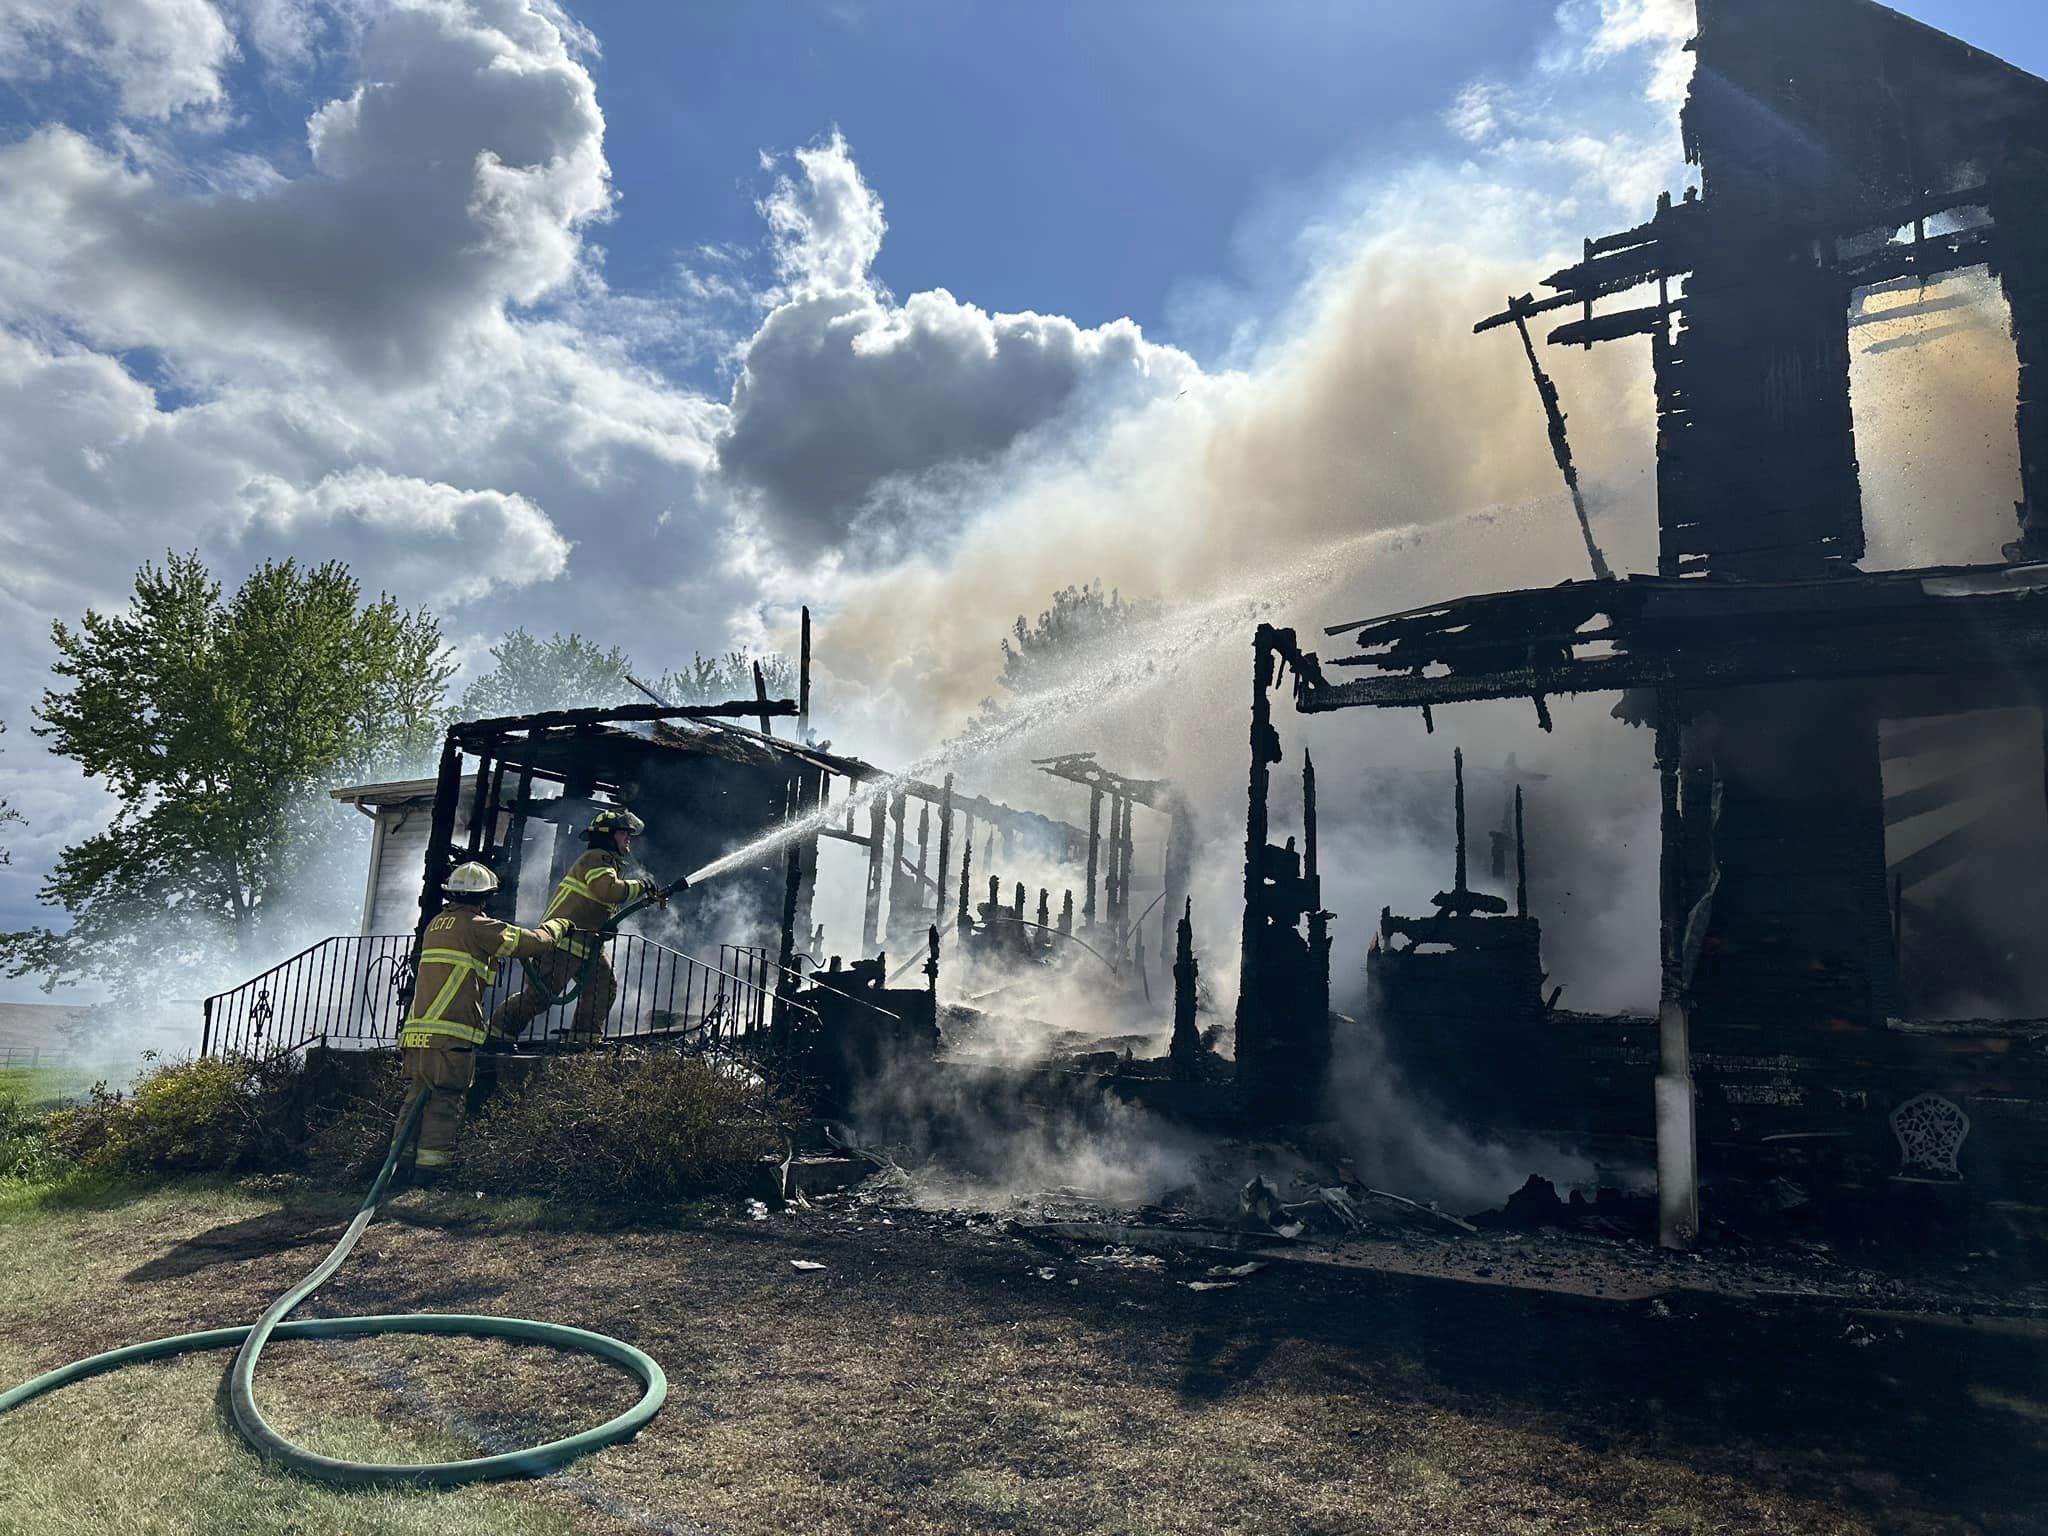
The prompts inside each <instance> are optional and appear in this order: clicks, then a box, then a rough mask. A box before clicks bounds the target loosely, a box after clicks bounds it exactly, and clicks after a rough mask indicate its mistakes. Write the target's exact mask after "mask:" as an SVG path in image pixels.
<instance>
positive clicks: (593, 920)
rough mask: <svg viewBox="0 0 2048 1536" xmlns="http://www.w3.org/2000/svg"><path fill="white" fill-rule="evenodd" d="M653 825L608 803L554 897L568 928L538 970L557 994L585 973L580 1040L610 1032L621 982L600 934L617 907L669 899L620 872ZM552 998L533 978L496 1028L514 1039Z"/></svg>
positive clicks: (552, 905)
mask: <svg viewBox="0 0 2048 1536" xmlns="http://www.w3.org/2000/svg"><path fill="white" fill-rule="evenodd" d="M646 830H647V824H646V823H645V822H643V821H642V820H641V819H640V818H639V817H638V816H635V815H634V814H633V813H632V812H631V811H628V810H622V809H619V808H618V807H615V806H608V807H606V808H605V809H604V810H601V811H599V812H598V813H597V814H596V815H595V816H593V817H592V818H591V819H590V825H589V826H587V827H585V828H584V829H583V840H584V842H586V843H587V844H589V847H588V848H587V849H586V850H585V851H584V852H583V854H582V855H581V856H580V857H578V858H577V860H576V862H575V863H574V864H571V865H570V866H569V871H568V873H567V874H565V875H563V876H562V882H561V884H559V885H557V886H556V887H555V895H554V899H553V900H552V901H550V902H549V903H548V910H547V917H548V919H549V920H550V921H561V920H566V921H567V923H568V925H569V932H568V933H567V934H566V935H565V936H564V937H563V939H562V941H561V943H560V944H558V945H557V946H556V947H555V949H554V950H553V951H552V952H550V953H549V954H548V955H546V956H545V957H544V958H542V959H541V960H540V961H539V963H538V964H536V965H535V967H534V969H535V970H537V971H538V972H539V973H540V974H541V976H542V978H543V979H544V980H545V981H546V982H547V984H548V987H549V988H550V989H551V990H552V991H554V992H555V994H556V995H557V996H559V995H561V994H562V993H564V992H566V991H567V990H568V989H569V987H570V986H571V985H573V984H574V982H575V980H576V977H577V975H578V974H579V973H581V974H582V975H583V978H584V979H583V989H582V991H581V992H579V993H578V994H577V997H576V1012H575V1015H574V1017H573V1018H572V1019H571V1020H570V1022H569V1039H570V1040H571V1041H572V1042H574V1043H577V1044H582V1045H592V1044H595V1043H596V1042H597V1041H598V1040H599V1039H600V1038H601V1037H602V1036H603V1034H604V1021H605V1017H606V1015H608V1014H609V1013H610V1012H611V1011H612V999H613V998H615V997H616V996H618V990H619V984H618V980H617V978H616V977H614V976H613V975H612V966H611V961H610V960H609V959H607V958H606V956H605V953H604V950H603V948H602V947H601V946H602V944H603V939H602V938H601V936H600V933H601V930H602V929H603V928H604V925H605V924H606V923H607V922H609V921H610V920H611V915H612V913H614V912H616V911H617V910H618V909H619V908H620V907H622V906H624V905H625V904H626V903H627V902H629V901H638V900H639V899H640V898H641V897H642V896H647V895H653V896H654V897H655V899H656V900H657V901H658V902H660V904H661V905H663V906H666V905H667V904H668V902H667V898H666V897H665V896H663V895H662V894H661V893H659V892H658V891H656V890H655V889H654V882H653V881H651V880H628V879H627V878H625V876H623V875H622V874H620V873H619V871H620V870H621V869H622V868H623V867H624V866H625V861H626V859H627V858H628V857H629V856H630V855H631V854H632V852H633V838H634V836H635V835H636V834H637V833H640V832H644V831H646ZM548 1006H549V1004H548V999H547V997H546V996H545V995H544V994H543V993H542V992H541V991H540V990H539V989H538V988H536V987H535V986H534V985H533V983H532V981H531V979H529V980H528V982H527V985H526V988H525V990H523V991H521V992H520V993H519V994H518V995H517V996H514V997H508V998H506V999H505V1001H504V1002H503V1003H501V1004H499V1006H498V1011H497V1012H496V1013H494V1014H492V1015H491V1033H492V1034H493V1035H496V1036H500V1037H503V1038H504V1039H507V1040H516V1039H518V1038H519V1036H520V1035H521V1034H523V1033H524V1032H525V1030H526V1026H527V1025H529V1024H531V1023H532V1022H533V1021H534V1020H535V1019H537V1018H539V1017H540V1016H541V1015H542V1014H543V1013H545V1012H547V1010H548Z"/></svg>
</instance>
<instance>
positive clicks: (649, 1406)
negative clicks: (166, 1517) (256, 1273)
mask: <svg viewBox="0 0 2048 1536" xmlns="http://www.w3.org/2000/svg"><path fill="white" fill-rule="evenodd" d="M426 1102H427V1091H426V1090H425V1089H424V1088H422V1089H420V1090H419V1091H418V1092H416V1093H415V1094H414V1095H413V1096H412V1098H411V1100H410V1101H409V1102H408V1103H407V1104H406V1107H405V1112H404V1114H403V1115H401V1116H400V1117H399V1123H398V1133H397V1134H396V1135H395V1136H393V1137H392V1138H391V1150H390V1151H389V1152H387V1153H386V1154H385V1155H384V1166H383V1168H382V1170H381V1171H379V1173H378V1174H377V1179H376V1182H375V1183H373V1184H372V1185H371V1186H370V1192H369V1193H368V1194H367V1195H365V1196H364V1197H363V1203H362V1206H361V1208H360V1209H358V1210H357V1212H356V1215H355V1220H353V1221H351V1222H350V1223H349V1225H348V1230H347V1231H346V1232H344V1233H342V1235H341V1241H340V1242H338V1243H336V1244H335V1245H334V1248H333V1251H331V1252H330V1253H329V1254H328V1255H327V1257H326V1258H324V1259H322V1260H321V1261H320V1263H319V1265H318V1266H317V1267H316V1268H315V1269H314V1270H313V1272H312V1273H311V1274H309V1275H307V1276H306V1277H305V1279H303V1280H301V1281H299V1283H298V1284H296V1285H294V1286H293V1287H292V1288H291V1289H290V1290H288V1291H286V1292H285V1293H284V1294H283V1295H282V1296H280V1297H278V1298H277V1300H276V1301H274V1302H272V1303H271V1304H270V1306H269V1307H268V1309H266V1310H265V1312H264V1313H263V1315H262V1316H261V1317H259V1318H258V1319H257V1320H256V1322H255V1323H254V1325H252V1326H250V1327H246V1328H211V1329H208V1330H206V1331H205V1332H203V1333H180V1334H175V1335H173V1336H171V1337H169V1338H163V1339H151V1340H150V1341H149V1342H148V1343H146V1344H130V1345H128V1346H127V1347H126V1348H124V1349H112V1350H108V1351H107V1352H106V1353H105V1354H101V1355H94V1356H92V1357H91V1358H90V1359H86V1360H76V1361H73V1362H72V1363H71V1364H70V1365H63V1366H59V1367H58V1368H57V1369H56V1370H54V1371H48V1372H46V1373H44V1374H43V1375H41V1376H38V1377H36V1378H35V1379H34V1380H33V1381H27V1382H24V1383H22V1384H21V1385H20V1386H18V1387H16V1388H15V1389H14V1390H13V1391H11V1392H5V1393H0V1414H4V1413H7V1412H8V1411H9V1410H11V1409H14V1408H19V1407H20V1406H21V1405H22V1404H24V1403H26V1402H28V1401H30V1400H31V1399H33V1398H37V1397H41V1396H42V1395H43V1394H44V1393H45V1392H54V1391H55V1390H56V1389H57V1388H59V1387H64V1386H69V1385H70V1384H71V1383H72V1382H74V1381H83V1380H84V1379H85V1378H86V1377H88V1376H97V1375H99V1374H100V1373H101V1372H103V1371H112V1370H118V1369H119V1368H120V1367H122V1366H124V1365H134V1364H136V1363H138V1362H139V1361H143V1360H162V1359H166V1358H168V1357H169V1356H172V1355H182V1354H186V1353H189V1352H191V1351H193V1350H200V1349H225V1348H226V1347H227V1346H228V1345H230V1344H239V1345H241V1351H240V1353H238V1354H237V1355H236V1356H235V1363H234V1367H233V1370H232V1372H231V1374H230V1385H229V1404H230V1407H231V1409H232V1411H233V1416H234V1421H235V1428H236V1429H238V1430H240V1431H241V1433H242V1438H243V1439H245V1440H247V1441H248V1442H249V1444H250V1446H251V1447H252V1448H253V1449H254V1450H255V1451H256V1452H257V1453H258V1454H259V1455H261V1456H263V1457H264V1458H265V1459H267V1460H269V1461H273V1462H276V1463H277V1464H278V1465H280V1466H282V1467H285V1468H286V1469H288V1470H290V1471H293V1472H298V1473H301V1474H303V1475H305V1476H307V1477H311V1478H317V1479H318V1480H319V1481H321V1482H325V1483H334V1484H338V1485H340V1486H343V1487H351V1488H364V1487H391V1486H396V1485H413V1486H423V1487H430V1488H452V1487H455V1486H456V1485H458V1484H461V1483H474V1482H482V1481H484V1480H485V1479H487V1478H494V1477H539V1476H541V1475H542V1474H543V1473H547V1472H551V1471H553V1470H554V1469H555V1468H557V1467H559V1466H562V1465H563V1464H564V1463H566V1462H569V1461H573V1460H574V1459H575V1458H576V1457H578V1456H581V1455H584V1454H585V1453H586V1452H589V1451H594V1450H598V1449H599V1448H601V1447H603V1446H607V1445H615V1444H617V1443H618V1442H619V1441H621V1440H625V1439H629V1438H630V1437H631V1436H633V1435H635V1434H637V1433H638V1432H639V1430H640V1429H641V1427H642V1426H643V1425H645V1424H646V1423H647V1422H648V1421H649V1420H650V1419H652V1418H653V1417H654V1416H655V1415H656V1414H657V1413H659V1412H660V1411H661V1405H662V1403H663V1402H664V1401H665V1400H666V1399H667V1397H668V1378H667V1376H665V1375H664V1374H663V1373H662V1369H661V1367H660V1366H659V1365H657V1364H656V1363H655V1362H654V1359H653V1358H652V1357H651V1356H650V1355H648V1354H646V1353H645V1352H644V1351H642V1350H638V1349H635V1348H634V1347H633V1346H632V1345H631V1344H628V1343H626V1342H624V1341H623V1340H620V1339H614V1338H611V1337H609V1336H607V1335H605V1334H602V1333H591V1332H589V1331H588V1330H586V1329H582V1328H570V1327H566V1326H564V1325H563V1324H560V1323H539V1322H533V1321H531V1320H529V1319H527V1318H523V1317H484V1316H477V1315H473V1314H467V1313H460V1312H415V1313H392V1314H388V1315H385V1316H381V1317H328V1318H318V1319H310V1320H307V1321H304V1322H296V1323H290V1322H286V1321H285V1319H286V1317H288V1316H289V1315H290V1314H291V1313H292V1312H293V1311H294V1310H295V1309H296V1308H297V1307H298V1306H299V1305H300V1304H301V1303H303V1302H304V1301H305V1300H306V1298H307V1297H309V1296H311V1295H312V1294H313V1293H314V1292H315V1291H317V1290H318V1289H319V1288H320V1287H321V1286H323V1285H325V1284H326V1283H327V1281H328V1280H329V1279H331V1278H332V1277H333V1275H334V1272H335V1271H336V1270H338V1269H340V1268H341V1265H342V1261H343V1260H344V1259H346V1258H347V1257H348V1255H349V1250H351V1249H352V1248H354V1247H355V1245H356V1240H357V1239H358V1238H360V1237H361V1236H362V1235H363V1232H364V1230H365V1229H366V1228H367V1227H368V1226H369V1225H370V1222H371V1220H372V1219H373V1218H374V1217H375V1216H376V1214H377V1206H378V1203H379V1202H380V1201H381V1200H382V1199H383V1198H384V1192H385V1190H386V1188H387V1187H388V1186H389V1185H390V1183H391V1175H392V1173H393V1171H394V1170H395V1169H396V1168H397V1166H398V1159H399V1155H400V1153H401V1152H402V1151H403V1150H404V1147H405V1145H406V1143H407V1141H408V1140H410V1138H411V1137H412V1135H413V1133H414V1132H415V1131H416V1130H417V1129H418V1127H419V1122H420V1115H421V1112H422V1111H423V1110H424V1109H425V1108H426ZM373 1333H436V1334H460V1335H465V1336H467V1337H471V1338H488V1339H514V1340H518V1341H520V1342H522V1343H529V1344H551V1345H553V1346H554V1347H556V1348H557V1349H571V1350H581V1351H582V1352H583V1353H585V1354H589V1355H596V1356H597V1357H598V1358H599V1359H602V1360H609V1361H610V1362H611V1363H612V1364H614V1365H617V1366H622V1367H624V1368H625V1369H626V1370H627V1371H630V1372H631V1373H632V1374H633V1375H634V1376H637V1377H638V1378H639V1379H640V1381H641V1383H642V1384H643V1385H644V1386H645V1387H646V1391H644V1392H643V1393H642V1394H641V1396H640V1401H638V1402H637V1403H635V1404H634V1405H633V1406H632V1407H631V1408H628V1409H627V1410H626V1411H625V1412H624V1413H622V1414H620V1415H619V1416H618V1417H617V1418H614V1419H611V1420H608V1421H607V1422H605V1423H603V1424H600V1425H598V1426H597V1427H596V1428H595V1429H586V1430H584V1431H583V1432H582V1433H581V1434H575V1435H570V1436H568V1437H567V1438H565V1439H561V1440H551V1441H549V1442H548V1443H547V1444H545V1445H537V1446H534V1447H533V1448H532V1449H530V1450H523V1451H507V1452H504V1453H503V1454H501V1455H496V1456H478V1457H474V1458H472V1459H470V1460H468V1461H429V1462H370V1461H343V1460H340V1459H338V1458H336V1457H333V1456H322V1455H320V1454H319V1453H317V1452H314V1451H308V1450H305V1449H303V1448H302V1447H300V1446H296V1445H293V1444H292V1443H291V1442H290V1441H289V1440H287V1439H285V1438H284V1436H282V1435H280V1434H279V1433H278V1432H277V1431H276V1430H275V1429H273V1428H271V1427H270V1424H269V1422H268V1421H266V1420H265V1419H264V1417H263V1415H262V1413H261V1412H259V1411H258V1409H257V1407H256V1397H255V1380H256V1361H257V1358H258V1357H259V1356H260V1355H261V1354H262V1353H263V1346H264V1345H265V1344H267V1343H269V1342H270V1341H271V1340H272V1339H273V1338H278V1339H341V1338H355V1337H359V1336H361V1335H364V1334H373Z"/></svg>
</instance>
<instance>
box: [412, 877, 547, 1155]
mask: <svg viewBox="0 0 2048 1536" xmlns="http://www.w3.org/2000/svg"><path fill="white" fill-rule="evenodd" d="M497 888H498V877H497V876H496V875H495V874H493V873H492V872H491V870H490V868H489V867H488V866H487V865H483V864H475V863H470V864H458V865H456V866H455V868H454V870H453V871H451V872H450V874H449V876H448V880H447V883H446V884H444V885H443V886H442V887H441V889H442V891H443V893H444V894H446V896H447V898H448V903H447V905H446V906H444V907H443V908H442V909H441V910H440V912H438V913H437V914H435V916H434V918H433V920H432V921H431V922H429V923H428V924H427V928H426V932H425V934H424V935H422V939H421V946H420V964H419V973H418V976H417V978H416V980H415V981H414V984H413V993H412V1012H411V1016H410V1017H409V1018H407V1019H406V1021H405V1029H404V1033H403V1034H402V1035H401V1036H400V1037H399V1043H400V1044H401V1045H402V1046H403V1047H404V1056H405V1075H406V1078H407V1080H408V1081H409V1082H411V1083H413V1084H414V1085H415V1086H417V1087H424V1088H427V1089H428V1090H430V1092H429V1096H428V1098H427V1107H426V1112H425V1114H424V1115H423V1116H422V1118H421V1120H420V1137H419V1151H418V1154H417V1156H416V1157H415V1159H414V1167H415V1169H416V1170H417V1171H418V1172H419V1173H420V1174H422V1175H424V1176H426V1177H429V1178H431V1177H432V1176H433V1175H434V1174H435V1173H436V1172H437V1171H438V1170H440V1169H441V1168H443V1167H445V1166H446V1165H447V1162H448V1154H449V1152H450V1151H451V1150H452V1149H453V1147H454V1145H455V1132H456V1128H457V1127H458V1126H459V1125H460V1123H461V1120H462V1104H463V1099H464V1097H465V1096H466V1095H467V1094H468V1092H469V1087H470V1084H471V1083H473V1082H475V1081H476V1048H477V1047H478V1046H479V1045H481V1044H483V1042H484V1013H483V994H484V988H486V987H487V986H489V985H490V984H491V981H492V979H493V978H494V976H495V975H496V973H497V969H498V965H499V962H501V961H505V960H524V959H526V958H528V957H529V956H533V955H546V954H550V953H552V952H553V951H554V948H555V945H556V944H557V943H558V942H559V941H560V940H561V938H562V937H563V935H565V934H566V933H567V932H568V931H569V924H568V922H567V921H566V920H565V919H561V918H556V919H553V920H552V921H549V922H544V923H542V924H541V925H540V926H539V927H538V928H518V927H514V926H513V925H512V924H511V923H501V922H499V921H498V920H497V919H496V918H495V917H486V916H484V903H485V902H486V901H488V900H489V899H490V895H491V892H493V891H495V890H496V889H497Z"/></svg>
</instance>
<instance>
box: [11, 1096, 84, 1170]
mask: <svg viewBox="0 0 2048 1536" xmlns="http://www.w3.org/2000/svg"><path fill="white" fill-rule="evenodd" d="M49 1121H50V1116H49V1115H48V1114H45V1113H42V1112H39V1111H36V1110H32V1109H30V1108H29V1107H28V1106H27V1105H26V1104H23V1103H22V1102H21V1101H20V1100H18V1099H13V1098H0V1179H27V1180H30V1181H34V1182H40V1181H42V1180H45V1179H53V1178H56V1177H57V1176H58V1175H59V1174H61V1173H63V1172H64V1171H65V1170H66V1168H67V1166H68V1160H67V1159H66V1158H65V1157H64V1156H63V1154H61V1153H60V1152H58V1151H57V1149H56V1148H55V1147H53V1146H52V1145H51V1144H50V1126H49Z"/></svg>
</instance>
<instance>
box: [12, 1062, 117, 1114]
mask: <svg viewBox="0 0 2048 1536" xmlns="http://www.w3.org/2000/svg"><path fill="white" fill-rule="evenodd" d="M134 1075H135V1068H134V1065H133V1064H132V1063H131V1064H129V1065H127V1066H124V1067H90V1066H78V1065H75V1064H73V1063H69V1062H53V1063H48V1064H44V1065H38V1066H33V1067H0V1099H14V1100H16V1101H18V1102H19V1103H21V1104H22V1105H23V1106H25V1107H26V1108H29V1109H54V1108H56V1107H57V1106H58V1105H60V1104H66V1103H69V1102H70V1101H72V1100H74V1099H79V1098H83V1097H84V1096H85V1095H86V1094H87V1093H88V1092H89V1091H90V1090H91V1088H92V1085H93V1084H94V1083H97V1082H105V1083H106V1084H107V1085H108V1086H109V1087H112V1088H126V1087H127V1086H128V1081H129V1079H130V1078H132V1077H133V1076H134Z"/></svg>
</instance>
